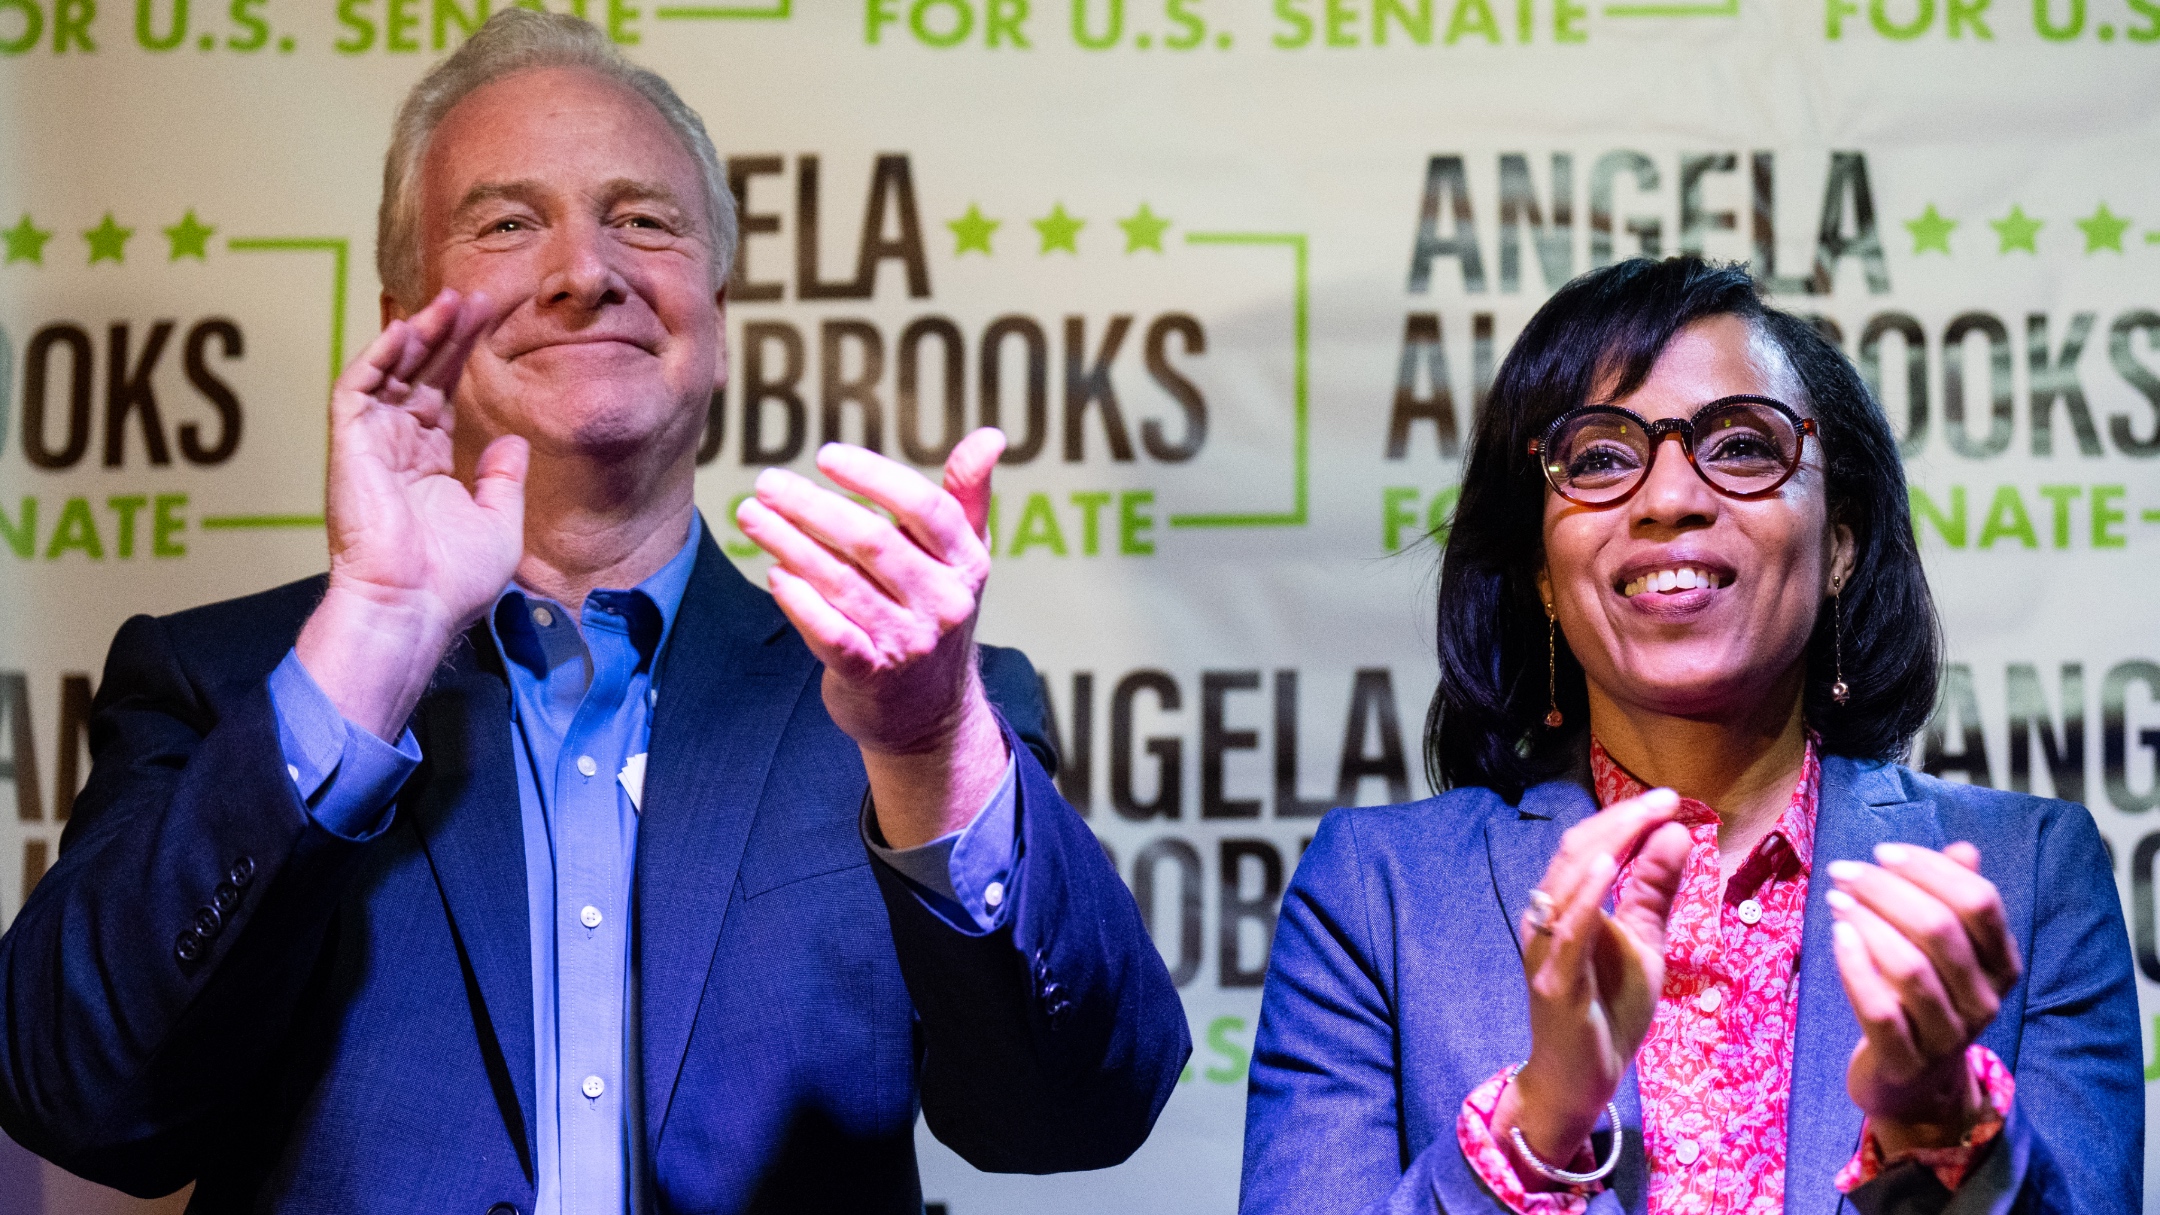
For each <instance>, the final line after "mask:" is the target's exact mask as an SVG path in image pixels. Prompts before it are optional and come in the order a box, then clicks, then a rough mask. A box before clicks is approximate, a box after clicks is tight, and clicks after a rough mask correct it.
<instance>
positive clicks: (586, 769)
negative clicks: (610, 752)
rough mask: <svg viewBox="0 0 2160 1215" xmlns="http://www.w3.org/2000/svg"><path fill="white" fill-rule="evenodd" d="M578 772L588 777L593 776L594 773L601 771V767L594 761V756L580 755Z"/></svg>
mask: <svg viewBox="0 0 2160 1215" xmlns="http://www.w3.org/2000/svg"><path fill="white" fill-rule="evenodd" d="M577 770H578V771H580V772H582V773H584V774H585V775H587V776H591V775H592V774H593V773H595V772H598V771H599V770H600V765H599V764H597V763H595V762H594V761H593V757H592V756H590V755H580V756H578V757H577Z"/></svg>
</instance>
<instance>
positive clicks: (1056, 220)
mask: <svg viewBox="0 0 2160 1215" xmlns="http://www.w3.org/2000/svg"><path fill="white" fill-rule="evenodd" d="M1028 222H1029V223H1031V224H1033V225H1035V230H1036V231H1037V232H1040V233H1042V251H1043V254H1044V255H1048V254H1050V253H1051V252H1054V251H1055V250H1058V249H1063V250H1064V251H1065V252H1067V253H1072V254H1078V253H1079V252H1080V243H1079V241H1078V239H1077V238H1078V237H1079V235H1080V229H1082V228H1085V227H1087V221H1086V220H1084V219H1074V218H1073V217H1072V216H1070V215H1067V214H1065V204H1064V203H1059V204H1057V205H1056V206H1054V207H1052V208H1050V214H1048V215H1045V216H1043V217H1042V218H1041V219H1031V220H1029V221H1028Z"/></svg>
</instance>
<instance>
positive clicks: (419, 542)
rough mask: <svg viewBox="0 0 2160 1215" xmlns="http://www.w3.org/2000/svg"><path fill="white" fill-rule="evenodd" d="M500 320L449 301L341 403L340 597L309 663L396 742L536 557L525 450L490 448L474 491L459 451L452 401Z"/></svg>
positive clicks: (471, 304) (308, 651)
mask: <svg viewBox="0 0 2160 1215" xmlns="http://www.w3.org/2000/svg"><path fill="white" fill-rule="evenodd" d="M488 312H489V304H488V301H487V299H486V297H484V296H481V295H477V294H475V295H468V296H462V297H461V296H460V295H459V294H458V293H457V292H455V291H448V290H446V291H444V292H443V293H442V294H440V295H438V296H436V297H435V299H434V301H433V302H432V303H430V304H428V306H427V307H425V308H422V309H421V310H420V311H419V312H416V313H414V314H413V315H412V316H411V317H408V318H404V319H399V320H393V321H391V322H390V323H389V324H388V325H386V326H384V328H383V331H382V333H381V334H380V335H379V336H377V337H376V339H375V340H374V341H373V342H370V343H369V344H368V347H367V349H366V350H363V351H361V352H360V357H358V358H356V359H354V360H353V361H352V364H351V365H350V366H348V367H346V369H345V372H344V374H342V375H340V376H339V377H338V380H337V383H336V385H335V386H334V387H333V388H332V390H331V394H330V469H329V477H328V482H329V488H328V494H327V497H328V522H329V531H330V584H329V589H328V591H327V592H326V593H325V595H324V597H323V602H322V604H321V605H320V606H319V607H317V608H316V610H315V612H314V614H313V615H312V616H310V617H309V618H308V622H307V625H306V627H305V628H303V629H302V630H301V633H300V640H299V643H298V646H297V649H298V652H299V657H300V662H301V665H302V666H304V667H306V668H307V671H308V674H309V675H311V676H313V677H314V679H315V682H316V683H317V684H319V685H320V686H321V687H322V689H323V691H324V692H325V693H327V694H328V695H329V697H330V700H331V702H332V703H333V704H335V705H337V707H338V710H339V712H341V713H343V714H344V715H345V717H346V719H347V720H349V721H351V722H353V723H354V724H356V725H359V726H362V727H364V728H365V729H367V730H369V731H371V732H373V733H374V734H375V735H376V736H377V737H379V738H383V739H386V740H389V739H395V738H396V737H397V735H398V733H399V732H400V731H401V730H403V729H404V725H405V720H406V718H408V717H410V716H411V715H412V710H413V707H414V706H415V705H417V704H418V703H419V700H420V696H421V694H422V693H423V692H424V691H425V690H426V688H427V683H428V679H429V678H430V676H431V674H432V673H433V671H434V668H435V666H436V664H437V663H438V662H440V661H441V659H442V655H443V653H444V651H445V650H446V649H447V648H448V647H449V644H450V641H451V639H452V638H454V637H455V636H456V635H457V634H458V632H460V631H461V630H463V629H464V628H465V627H466V626H467V625H469V624H471V623H472V622H473V621H474V620H475V619H477V618H478V617H479V616H480V614H481V613H482V612H484V611H486V610H487V605H488V604H489V603H491V602H493V601H494V599H495V597H496V596H497V595H499V594H501V592H502V589H503V587H504V586H506V585H508V584H509V581H510V577H511V575H512V574H513V573H515V572H516V570H517V564H518V559H519V557H520V555H521V554H522V553H523V552H524V544H525V538H524V527H525V469H526V464H527V462H528V460H529V458H530V454H531V452H530V449H529V448H528V447H527V446H526V443H525V440H523V439H521V438H516V437H510V436H505V437H503V438H500V439H497V440H495V441H494V442H493V443H491V444H489V445H488V447H487V449H486V450H485V451H484V452H482V453H481V456H480V459H479V463H478V466H477V467H476V468H475V469H474V475H473V483H472V485H471V486H470V487H468V486H467V485H466V484H465V482H463V481H461V480H459V479H458V477H457V470H456V467H455V464H454V460H453V456H452V451H451V433H452V429H453V426H454V425H455V422H456V417H455V413H454V411H453V410H452V408H451V405H450V398H451V394H452V393H454V392H455V391H456V389H457V382H458V376H459V374H460V373H461V372H463V370H464V368H465V360H466V358H467V357H468V356H470V355H471V353H472V349H473V345H474V343H475V342H476V341H478V340H479V338H480V336H481V334H482V333H483V332H485V330H486V329H487V328H488V321H489V315H488Z"/></svg>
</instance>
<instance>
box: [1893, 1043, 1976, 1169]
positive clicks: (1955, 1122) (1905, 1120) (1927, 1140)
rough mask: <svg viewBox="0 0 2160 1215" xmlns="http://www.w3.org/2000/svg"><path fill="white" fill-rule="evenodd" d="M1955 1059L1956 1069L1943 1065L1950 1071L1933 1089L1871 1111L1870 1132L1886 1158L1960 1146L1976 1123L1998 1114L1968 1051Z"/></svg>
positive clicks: (1959, 1054)
mask: <svg viewBox="0 0 2160 1215" xmlns="http://www.w3.org/2000/svg"><path fill="white" fill-rule="evenodd" d="M1954 1062H1955V1064H1956V1068H1955V1071H1952V1070H1951V1069H1950V1067H1949V1066H1948V1065H1945V1066H1944V1067H1942V1069H1941V1070H1942V1071H1944V1072H1946V1073H1949V1074H1947V1075H1945V1076H1943V1077H1942V1078H1941V1080H1940V1081H1939V1082H1938V1084H1937V1085H1936V1086H1934V1087H1935V1091H1934V1092H1933V1093H1931V1094H1924V1095H1923V1097H1922V1099H1920V1100H1917V1101H1911V1102H1909V1103H1904V1104H1902V1107H1901V1108H1899V1109H1896V1110H1894V1111H1891V1112H1887V1113H1871V1114H1870V1115H1869V1117H1868V1132H1869V1133H1870V1134H1872V1135H1873V1136H1874V1137H1875V1143H1876V1146H1877V1147H1878V1148H1880V1149H1881V1151H1882V1154H1883V1157H1884V1158H1885V1159H1889V1158H1891V1157H1895V1156H1899V1155H1903V1154H1904V1153H1907V1152H1912V1151H1921V1150H1925V1149H1929V1148H1946V1147H1957V1146H1959V1145H1960V1144H1962V1143H1964V1142H1965V1139H1966V1136H1968V1135H1970V1134H1971V1133H1972V1131H1973V1129H1974V1128H1975V1127H1977V1126H1979V1125H1980V1124H1981V1123H1983V1122H1985V1121H1987V1120H1988V1119H1989V1118H1990V1117H1991V1116H1993V1115H1994V1112H1995V1111H1994V1107H1993V1106H1992V1105H1990V1104H1989V1103H1988V1098H1987V1093H1986V1092H1985V1091H1983V1090H1982V1088H1981V1086H1980V1082H1979V1080H1978V1079H1977V1078H1975V1077H1974V1076H1973V1074H1972V1069H1971V1068H1970V1067H1968V1066H1967V1064H1966V1061H1965V1057H1964V1052H1962V1051H1961V1052H1959V1053H1958V1055H1957V1056H1956V1058H1955V1060H1954Z"/></svg>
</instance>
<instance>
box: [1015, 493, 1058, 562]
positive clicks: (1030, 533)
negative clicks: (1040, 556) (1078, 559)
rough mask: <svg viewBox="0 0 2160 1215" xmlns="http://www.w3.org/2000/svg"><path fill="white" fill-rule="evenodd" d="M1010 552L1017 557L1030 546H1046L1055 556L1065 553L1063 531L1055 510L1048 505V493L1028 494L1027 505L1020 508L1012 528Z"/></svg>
mask: <svg viewBox="0 0 2160 1215" xmlns="http://www.w3.org/2000/svg"><path fill="white" fill-rule="evenodd" d="M1013 531H1014V535H1013V542H1012V552H1011V554H1010V555H1012V556H1014V557H1017V556H1019V555H1020V554H1022V553H1024V552H1026V551H1028V550H1029V549H1030V548H1047V549H1049V550H1050V551H1051V552H1052V553H1054V554H1056V555H1057V556H1060V557H1062V556H1064V555H1065V533H1064V532H1063V531H1060V530H1059V529H1058V521H1057V511H1055V510H1053V509H1052V508H1051V506H1050V495H1049V494H1029V495H1028V500H1027V505H1026V506H1024V507H1022V508H1021V509H1020V524H1019V526H1018V527H1016V528H1014V529H1013Z"/></svg>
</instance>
